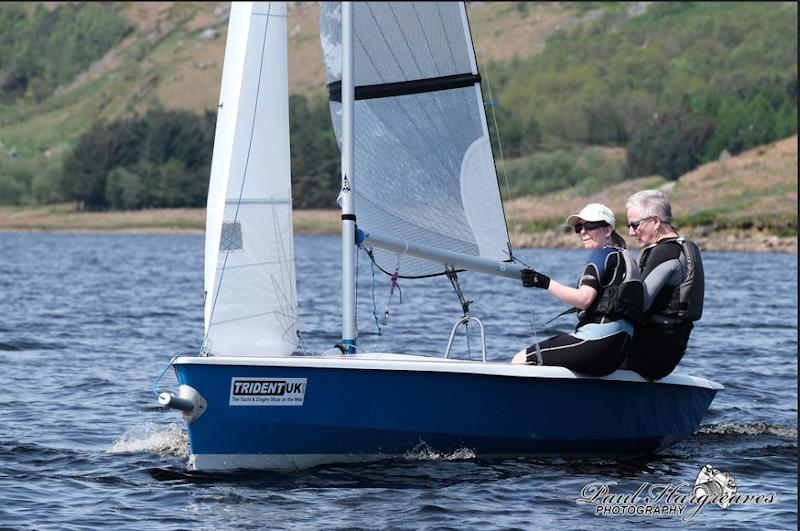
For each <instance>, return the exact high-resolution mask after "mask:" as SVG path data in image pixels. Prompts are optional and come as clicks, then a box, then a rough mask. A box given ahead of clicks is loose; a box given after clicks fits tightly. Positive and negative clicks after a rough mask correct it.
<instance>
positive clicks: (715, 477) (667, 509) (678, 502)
mask: <svg viewBox="0 0 800 531" xmlns="http://www.w3.org/2000/svg"><path fill="white" fill-rule="evenodd" d="M612 485H616V482H614V481H610V482H606V483H602V482H593V483H589V484H587V485H585V486H584V487H583V489H581V497H580V498H578V499H577V500H575V501H576V503H577V504H578V505H592V506H594V514H595V515H597V516H680V517H681V520H683V521H684V522H688V521H689V520H691V519H692V518H694V517H695V516H696V515H697V514H698V513H699V512H700V511H701V510H702V509H703V508H704V507H706V506H707V505H717V506H719V507H720V508H722V509H727V508H729V507H730V506H731V505H736V504H740V505H745V504H754V505H769V504H771V503H774V502H775V501H776V500H777V494H776V493H774V492H771V493H767V494H762V493H758V494H750V493H741V492H737V487H736V480H735V479H734V478H733V476H732V475H731V474H729V473H727V472H722V471H720V470H719V469H717V468H714V467H713V466H711V465H705V466H704V467H702V468H701V469H700V472H699V473H698V474H697V479H695V482H694V487H692V488H691V489H690V488H689V484H688V483H686V482H680V483H677V484H675V483H650V482H647V481H645V482H643V483H642V484H641V485H640V486H639V487H638V488H637V489H636V490H635V491H634V492H632V493H627V494H626V493H620V494H617V493H614V492H612V490H611V486H612Z"/></svg>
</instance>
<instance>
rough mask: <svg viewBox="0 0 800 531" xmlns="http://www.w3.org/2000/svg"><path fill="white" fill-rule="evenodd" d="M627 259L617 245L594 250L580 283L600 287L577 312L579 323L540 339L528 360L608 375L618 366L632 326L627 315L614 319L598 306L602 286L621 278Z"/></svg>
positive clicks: (626, 349)
mask: <svg viewBox="0 0 800 531" xmlns="http://www.w3.org/2000/svg"><path fill="white" fill-rule="evenodd" d="M624 275H625V262H624V260H623V258H622V254H621V253H620V252H619V251H618V250H617V249H616V248H615V247H604V248H603V249H598V250H596V251H593V252H592V253H591V254H590V255H589V259H588V261H587V264H586V269H584V271H583V274H582V275H581V278H580V281H579V283H578V286H579V287H580V286H583V285H587V286H590V287H592V288H594V289H596V290H597V296H596V297H595V299H594V301H593V302H592V304H591V305H590V306H589V308H587V309H586V310H584V311H582V312H579V313H578V326H577V328H576V329H575V332H573V333H572V334H563V335H559V336H555V337H551V338H550V339H546V340H545V341H541V342H540V343H539V344H538V345H539V349H538V352H537V349H536V345H532V346H530V347H528V348H527V349H526V352H527V353H528V355H527V363H529V364H541V365H555V366H560V367H566V368H568V369H571V370H573V371H577V372H581V373H585V374H592V375H595V376H605V375H606V374H611V373H612V372H614V371H615V370H617V368H619V366H620V364H621V363H622V361H623V360H624V359H625V356H626V354H627V351H628V345H629V344H630V342H631V341H630V337H631V335H630V334H631V333H632V332H633V326H632V325H631V324H630V323H628V322H627V321H625V320H624V319H614V318H611V317H609V316H608V315H604V314H602V313H600V312H598V311H597V310H596V307H597V304H598V302H599V301H600V298H601V297H602V295H603V290H604V289H605V288H606V287H608V286H612V285H616V284H619V283H620V282H622V280H623V278H624Z"/></svg>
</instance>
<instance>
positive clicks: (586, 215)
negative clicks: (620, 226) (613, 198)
mask: <svg viewBox="0 0 800 531" xmlns="http://www.w3.org/2000/svg"><path fill="white" fill-rule="evenodd" d="M580 220H583V221H605V222H606V223H608V224H609V225H611V227H612V228H613V227H614V225H616V222H617V220H616V218H615V217H614V213H613V212H611V209H610V208H608V207H607V206H605V205H603V204H601V203H591V204H588V205H586V206H585V207H583V210H581V211H580V212H578V213H577V214H572V215H571V216H570V217H568V218H567V225H569V226H570V227H574V226H575V224H576V223H578V221H580Z"/></svg>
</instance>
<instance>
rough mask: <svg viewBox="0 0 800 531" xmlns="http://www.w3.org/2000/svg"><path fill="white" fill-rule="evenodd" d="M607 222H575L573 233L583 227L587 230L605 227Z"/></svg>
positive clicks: (577, 232) (578, 232) (579, 231)
mask: <svg viewBox="0 0 800 531" xmlns="http://www.w3.org/2000/svg"><path fill="white" fill-rule="evenodd" d="M607 226H608V223H606V222H605V221H586V222H584V223H576V224H575V234H580V233H581V231H582V230H583V229H584V228H585V229H586V230H587V231H589V230H592V229H599V228H600V227H607Z"/></svg>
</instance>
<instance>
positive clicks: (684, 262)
mask: <svg viewBox="0 0 800 531" xmlns="http://www.w3.org/2000/svg"><path fill="white" fill-rule="evenodd" d="M661 244H665V245H671V244H674V245H677V246H679V248H680V256H679V260H680V263H681V267H682V268H683V280H682V281H681V283H680V284H678V285H675V286H664V287H663V288H661V291H659V292H658V295H656V297H655V299H654V300H653V303H652V304H651V305H650V308H649V309H648V311H647V315H665V316H668V317H673V318H677V319H681V320H686V321H697V320H698V319H700V317H701V316H702V315H703V299H704V295H705V276H704V273H703V260H702V258H701V257H700V249H698V247H697V245H696V244H695V243H694V242H693V241H691V240H687V239H686V238H682V237H681V238H669V239H665V240H661V241H660V242H659V243H658V245H661ZM655 247H656V246H655V245H654V246H651V247H648V248H646V249H644V250H643V251H642V255H641V257H640V258H639V263H640V264H641V265H642V267H644V264H646V263H647V259H648V257H649V255H650V252H651V251H652V250H653V249H654V248H655Z"/></svg>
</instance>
